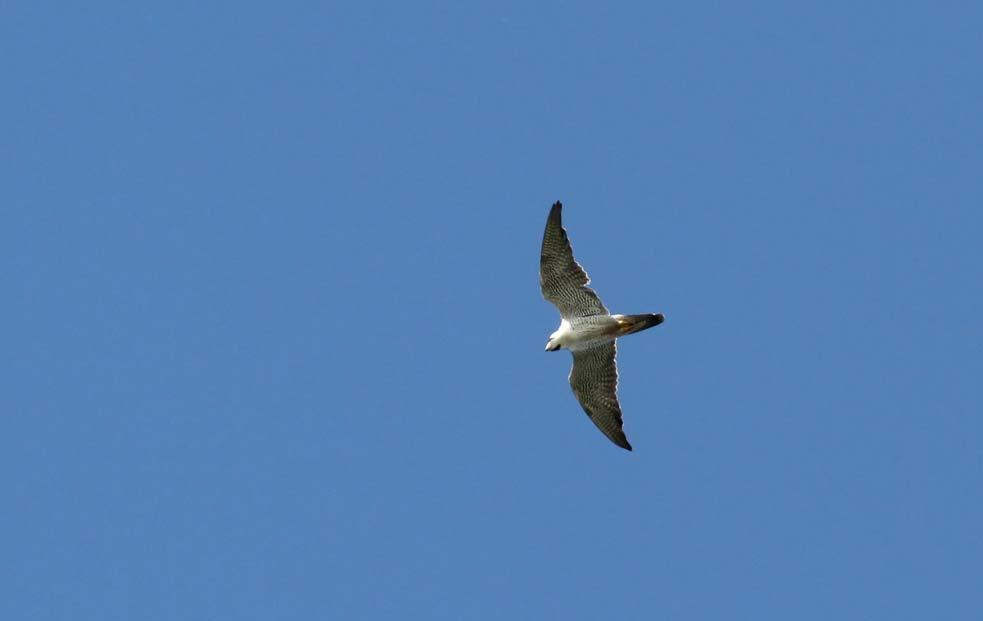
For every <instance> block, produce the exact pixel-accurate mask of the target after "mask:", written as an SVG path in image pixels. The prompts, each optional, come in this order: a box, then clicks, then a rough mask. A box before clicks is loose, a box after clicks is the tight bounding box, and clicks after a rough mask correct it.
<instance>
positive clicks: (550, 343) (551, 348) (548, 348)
mask: <svg viewBox="0 0 983 621" xmlns="http://www.w3.org/2000/svg"><path fill="white" fill-rule="evenodd" d="M558 349H560V344H559V343H557V344H556V345H554V344H553V341H547V343H546V351H556V350H558Z"/></svg>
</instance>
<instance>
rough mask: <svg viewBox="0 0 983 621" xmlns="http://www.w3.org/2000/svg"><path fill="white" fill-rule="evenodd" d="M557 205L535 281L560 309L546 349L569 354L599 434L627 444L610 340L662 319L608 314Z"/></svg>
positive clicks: (575, 382)
mask: <svg viewBox="0 0 983 621" xmlns="http://www.w3.org/2000/svg"><path fill="white" fill-rule="evenodd" d="M562 210H563V205H562V204H561V203H560V201H557V202H555V203H553V208H552V209H550V215H549V217H548V218H547V219H546V232H545V233H543V250H542V253H541V255H540V259H539V286H540V288H541V289H542V292H543V297H544V298H546V300H547V301H548V302H550V303H552V304H553V305H554V306H556V308H557V310H559V311H560V327H559V328H557V330H556V331H555V332H554V333H553V334H551V335H550V338H549V341H547V342H546V351H557V350H558V349H569V350H570V353H572V354H573V368H572V369H570V387H571V388H573V394H575V395H576V396H577V400H578V401H580V405H581V406H583V408H584V411H585V412H587V416H589V417H590V419H591V420H592V421H593V422H594V424H595V425H597V428H598V429H600V430H601V432H602V433H604V435H606V436H607V437H608V439H610V440H611V441H612V442H614V443H615V444H617V445H618V446H620V447H621V448H623V449H626V450H629V451H630V450H631V444H629V443H628V438H627V437H625V432H624V430H623V429H622V426H623V425H622V420H621V404H619V403H618V366H617V363H616V361H615V356H616V353H617V348H616V346H615V341H616V340H617V338H618V337H620V336H626V335H628V334H634V333H635V332H641V331H642V330H647V329H649V328H652V327H654V326H657V325H659V324H660V323H662V322H663V321H665V316H664V315H663V314H662V313H649V314H645V315H612V314H610V313H608V309H607V308H606V307H605V306H604V303H603V302H601V298H599V297H598V296H597V294H596V293H595V292H594V290H593V289H591V288H590V287H588V286H587V285H588V284H589V283H590V277H589V276H587V272H585V271H584V268H582V267H581V266H580V264H579V263H577V261H576V260H575V259H574V258H573V248H572V247H571V246H570V240H569V239H568V238H567V232H566V230H565V229H564V228H563V224H562V222H561V220H560V212H561V211H562Z"/></svg>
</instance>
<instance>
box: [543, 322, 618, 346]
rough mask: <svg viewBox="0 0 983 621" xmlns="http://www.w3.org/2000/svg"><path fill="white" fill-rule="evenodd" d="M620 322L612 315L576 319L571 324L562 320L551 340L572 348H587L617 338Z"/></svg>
mask: <svg viewBox="0 0 983 621" xmlns="http://www.w3.org/2000/svg"><path fill="white" fill-rule="evenodd" d="M617 328H618V322H617V320H615V319H614V317H611V316H610V315H605V316H596V317H584V318H580V319H575V320H574V323H573V324H571V323H570V322H569V321H567V320H566V319H562V320H560V327H559V328H557V330H556V332H554V333H553V334H551V335H550V342H553V343H558V344H559V345H560V347H564V348H566V349H570V350H578V349H586V348H588V347H592V346H594V345H599V344H601V343H607V342H610V341H613V340H614V339H615V334H616V333H617Z"/></svg>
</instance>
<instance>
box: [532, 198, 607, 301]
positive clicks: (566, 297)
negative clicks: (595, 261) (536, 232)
mask: <svg viewBox="0 0 983 621" xmlns="http://www.w3.org/2000/svg"><path fill="white" fill-rule="evenodd" d="M562 209H563V205H562V204H561V203H560V201H557V202H555V203H553V208H552V209H550V215H549V218H547V219H546V232H545V233H543V250H542V253H541V254H540V257H539V286H540V288H541V289H542V291H543V297H544V298H546V299H547V300H548V301H549V302H551V303H552V304H553V305H554V306H556V308H557V309H558V310H559V311H560V316H561V317H563V318H564V319H569V318H571V317H586V316H589V315H607V314H608V309H607V308H605V307H604V303H603V302H601V298H599V297H597V294H596V293H594V290H593V289H591V288H590V287H588V286H587V284H588V283H589V282H590V277H589V276H587V272H585V271H584V268H582V267H580V264H579V263H577V261H576V260H574V258H573V248H571V247H570V240H569V239H567V232H566V231H565V230H564V229H563V224H562V223H561V221H560V211H561V210H562Z"/></svg>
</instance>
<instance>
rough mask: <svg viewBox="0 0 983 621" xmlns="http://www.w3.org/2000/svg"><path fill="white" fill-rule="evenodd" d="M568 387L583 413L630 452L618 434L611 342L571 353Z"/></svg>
mask: <svg viewBox="0 0 983 621" xmlns="http://www.w3.org/2000/svg"><path fill="white" fill-rule="evenodd" d="M572 353H573V368H572V369H571V370H570V387H571V388H573V394H575V395H577V400H578V401H580V405H582V406H583V408H584V411H585V412H587V415H588V416H590V419H591V420H592V421H594V424H595V425H597V428H598V429H600V430H601V431H602V432H603V433H604V435H606V436H607V437H608V438H609V439H610V440H611V441H612V442H614V443H615V444H617V445H618V446H620V447H621V448H623V449H627V450H629V451H630V450H631V444H628V438H627V437H625V432H624V431H622V421H621V405H620V404H619V403H618V365H617V363H616V362H615V356H616V355H617V347H616V346H615V342H614V341H611V342H610V343H605V344H604V345H598V346H597V347H591V348H590V349H581V350H576V351H573V352H572Z"/></svg>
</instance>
